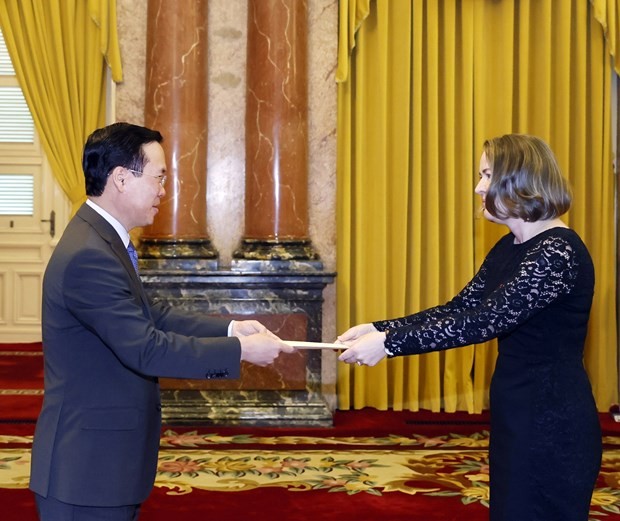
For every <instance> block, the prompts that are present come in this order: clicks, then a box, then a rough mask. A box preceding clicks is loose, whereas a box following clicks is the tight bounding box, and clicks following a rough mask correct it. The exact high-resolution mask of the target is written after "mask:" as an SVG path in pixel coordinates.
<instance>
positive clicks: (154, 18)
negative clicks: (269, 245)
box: [140, 0, 217, 269]
mask: <svg viewBox="0 0 620 521" xmlns="http://www.w3.org/2000/svg"><path fill="white" fill-rule="evenodd" d="M207 4H208V1H207V0H192V1H191V2H183V7H182V8H179V4H178V3H176V2H170V1H168V0H149V1H148V15H147V51H146V69H147V70H146V94H145V113H144V120H145V125H146V126H147V127H150V128H154V129H157V130H159V131H160V132H161V133H162V134H163V136H164V141H163V143H162V145H163V147H164V151H165V152H166V159H167V162H168V181H167V183H166V187H165V188H166V195H165V197H164V198H163V200H162V201H161V204H160V206H159V215H158V216H157V219H155V223H154V224H153V225H151V226H149V227H146V228H144V229H143V231H142V235H141V246H140V249H141V252H140V259H141V266H143V267H146V268H158V269H195V268H216V267H217V252H216V251H215V250H214V248H213V247H212V245H211V241H210V239H209V237H208V232H207V222H206V219H207V217H206V215H207V212H206V186H207V171H206V170H207V142H206V141H207V92H208V91H207V80H208V76H207V74H208V68H207V63H208V60H207V15H208V13H207Z"/></svg>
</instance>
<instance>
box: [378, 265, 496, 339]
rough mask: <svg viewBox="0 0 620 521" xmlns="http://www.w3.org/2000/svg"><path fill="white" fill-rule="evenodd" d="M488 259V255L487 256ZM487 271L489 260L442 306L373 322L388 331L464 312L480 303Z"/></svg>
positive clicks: (382, 329)
mask: <svg viewBox="0 0 620 521" xmlns="http://www.w3.org/2000/svg"><path fill="white" fill-rule="evenodd" d="M487 259H488V257H487ZM486 273H487V260H485V262H483V263H482V266H481V267H480V269H479V270H478V273H476V275H475V276H474V278H473V279H471V281H469V283H468V284H467V286H465V287H464V288H463V289H462V290H461V291H460V292H459V293H458V295H456V296H455V297H454V298H453V299H452V300H450V301H449V302H447V303H445V304H442V305H441V306H435V307H432V308H428V309H425V310H423V311H420V312H418V313H414V314H413V315H408V316H406V317H401V318H393V319H390V320H379V321H377V322H373V324H374V326H375V327H376V328H377V330H379V331H386V330H388V329H396V328H401V327H406V326H415V325H417V324H422V323H424V322H427V321H430V320H439V319H440V318H442V317H446V316H449V315H454V314H456V313H462V312H464V311H465V310H467V309H471V308H473V307H475V306H477V305H478V304H480V301H481V299H482V294H483V291H484V283H485V280H486Z"/></svg>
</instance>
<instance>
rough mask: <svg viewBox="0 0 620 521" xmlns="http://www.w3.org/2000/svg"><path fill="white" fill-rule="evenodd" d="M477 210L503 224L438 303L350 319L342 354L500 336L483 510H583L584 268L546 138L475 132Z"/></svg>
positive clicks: (422, 349) (587, 389)
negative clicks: (485, 136)
mask: <svg viewBox="0 0 620 521" xmlns="http://www.w3.org/2000/svg"><path fill="white" fill-rule="evenodd" d="M479 175H480V181H479V183H478V185H477V187H476V193H477V194H478V195H480V196H481V198H482V204H483V211H484V216H485V217H486V218H487V219H488V220H489V221H492V222H495V223H498V224H504V225H506V226H508V228H509V230H510V233H508V234H507V235H505V236H504V237H503V238H502V239H500V240H499V241H498V242H497V244H496V245H495V246H494V247H493V248H492V249H491V251H490V252H489V254H488V255H487V257H486V259H485V260H484V262H483V264H482V266H481V267H480V270H479V271H478V273H477V274H476V275H475V276H474V278H473V279H472V280H471V281H470V282H469V284H467V286H466V287H465V288H464V289H463V290H462V291H461V292H460V293H459V294H458V295H457V296H456V297H454V299H452V300H451V301H450V302H448V303H447V304H444V305H442V306H437V307H434V308H430V309H427V310H425V311H421V312H419V313H415V314H413V315H409V316H406V317H402V318H397V319H392V320H382V321H378V322H373V323H369V324H360V325H358V326H354V327H352V328H350V329H349V330H347V331H346V332H345V333H343V334H342V335H340V336H339V337H338V339H339V341H340V342H342V343H344V344H346V345H347V346H348V349H346V350H345V351H344V352H343V353H342V354H341V355H340V360H342V361H343V362H347V363H357V364H360V365H362V364H365V365H369V366H372V365H375V364H377V363H378V362H379V361H380V360H382V359H383V358H384V357H386V356H388V357H394V356H403V355H412V354H422V353H428V352H432V351H438V350H442V349H449V348H453V347H459V346H464V345H469V344H474V343H481V342H485V341H487V340H490V339H492V338H498V345H499V356H498V358H497V363H496V367H495V371H494V373H493V378H492V380H491V389H490V403H491V440H490V446H489V461H490V471H489V472H490V480H491V482H490V494H491V497H490V519H491V521H524V520H527V521H556V520H557V521H587V519H588V512H589V506H590V500H591V497H592V492H593V489H594V485H595V482H596V478H597V476H598V472H599V469H600V463H601V455H602V439H601V431H600V425H599V421H598V414H597V409H596V405H595V402H594V398H593V396H592V389H591V385H590V382H589V380H588V376H587V374H586V371H585V368H584V365H583V349H584V342H585V337H586V331H587V325H588V318H589V314H590V307H591V304H592V295H593V292H594V268H593V265H592V260H591V258H590V255H589V253H588V250H587V249H586V247H585V245H584V244H583V242H582V241H581V239H580V238H579V236H578V235H577V234H576V233H575V232H574V231H573V230H571V229H569V228H568V227H567V226H566V225H565V224H564V223H563V222H562V221H561V220H560V218H559V217H560V216H561V215H562V214H564V213H566V212H567V211H568V209H569V207H570V203H571V195H570V189H569V187H568V183H567V181H566V180H565V179H564V177H563V176H562V174H561V172H560V169H559V167H558V165H557V162H556V159H555V157H554V155H553V152H552V151H551V150H550V148H549V147H548V146H547V145H546V144H545V143H544V142H543V141H542V140H540V139H538V138H536V137H533V136H527V135H520V134H510V135H505V136H502V137H498V138H495V139H491V140H488V141H487V142H485V144H484V147H483V153H482V157H481V159H480V173H479Z"/></svg>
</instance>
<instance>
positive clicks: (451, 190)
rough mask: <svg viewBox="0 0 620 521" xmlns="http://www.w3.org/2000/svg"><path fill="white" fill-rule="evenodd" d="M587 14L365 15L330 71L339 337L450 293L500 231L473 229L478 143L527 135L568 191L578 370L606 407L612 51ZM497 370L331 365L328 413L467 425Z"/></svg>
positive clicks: (379, 7) (611, 354)
mask: <svg viewBox="0 0 620 521" xmlns="http://www.w3.org/2000/svg"><path fill="white" fill-rule="evenodd" d="M352 4H358V2H353V1H351V2H344V1H343V2H341V6H340V8H341V13H342V12H347V13H352V12H358V11H355V10H353V7H352ZM592 11H593V10H592V9H591V8H590V5H589V4H588V3H584V2H581V1H579V0H571V1H567V2H553V1H552V0H530V1H526V0H520V1H519V0H502V2H496V1H492V0H486V1H483V2H472V1H462V2H456V1H454V0H433V1H430V0H429V1H419V2H410V1H407V0H402V1H398V0H373V1H372V2H370V4H369V11H368V13H367V14H366V15H365V17H364V18H363V21H362V22H361V25H359V27H358V29H357V33H355V43H354V44H351V38H350V32H348V33H347V38H348V39H347V42H348V46H347V50H348V53H349V54H347V55H346V62H343V61H341V62H339V67H342V68H345V67H346V69H344V74H343V75H342V76H341V80H340V82H339V84H338V89H339V103H338V167H337V168H338V201H339V207H338V224H337V226H338V257H337V259H338V261H337V262H338V275H339V276H338V279H337V292H338V329H339V331H343V330H345V329H346V328H347V327H349V326H351V325H354V324H357V323H362V322H369V321H373V320H378V319H383V318H391V317H396V316H402V315H405V314H409V313H413V312H415V311H418V310H421V309H425V308H427V307H430V306H434V305H437V304H440V303H443V302H445V301H447V300H448V299H450V298H451V297H452V296H453V295H454V294H455V293H457V292H458V291H459V290H460V289H461V288H462V287H463V286H464V284H465V283H467V281H468V280H469V279H470V278H471V277H472V276H473V274H474V272H475V270H476V268H477V267H478V266H479V265H480V263H481V262H482V259H483V258H484V256H485V255H486V253H487V252H488V250H489V249H490V248H491V246H492V245H493V244H494V243H495V242H496V241H497V240H498V239H499V237H500V236H501V235H503V234H504V233H506V232H507V229H506V228H505V227H502V226H497V225H493V224H491V223H488V222H486V220H484V219H483V218H481V217H480V215H479V211H478V208H479V205H480V202H479V199H478V198H477V196H475V195H474V193H473V189H474V186H475V184H476V181H477V169H478V160H479V156H480V150H481V146H482V143H483V141H484V140H485V139H487V138H490V137H493V136H496V135H501V134H504V133H510V132H523V133H530V134H536V135H539V136H540V137H542V138H543V139H545V140H547V141H548V142H549V143H550V145H551V146H552V148H553V149H554V151H555V152H556V154H557V156H558V161H559V162H560V165H561V166H562V168H563V170H564V172H565V173H566V175H567V176H568V177H569V179H570V181H571V183H572V185H573V188H574V191H575V198H574V204H573V209H572V210H571V212H570V213H569V214H568V215H567V222H568V224H569V225H570V226H571V227H573V228H574V229H575V230H576V231H577V232H578V233H579V234H580V235H581V236H582V237H583V238H584V241H585V242H586V244H587V245H588V247H589V249H590V252H591V254H592V257H593V259H594V263H595V268H596V273H597V289H596V295H595V302H594V306H593V312H592V318H591V326H590V333H589V337H588V342H587V346H586V357H585V361H586V367H587V369H588V372H589V374H590V377H591V379H592V382H593V387H594V391H595V396H596V399H597V402H598V404H599V407H600V408H601V409H605V408H607V407H608V406H609V404H610V403H613V402H614V401H615V400H616V399H617V370H616V367H617V365H616V319H615V288H616V280H615V253H614V247H615V246H614V244H615V241H614V207H613V204H614V199H613V198H614V177H613V171H612V159H613V158H612V153H611V139H612V135H611V93H610V84H611V67H610V66H609V58H608V55H609V53H610V50H609V48H607V47H606V45H605V42H606V39H605V37H604V33H603V30H602V26H601V23H600V22H597V21H596V19H595V17H594V16H593V13H592ZM358 21H359V20H358ZM342 23H343V20H342V18H341V24H342ZM608 26H609V25H608ZM351 27H352V25H351V23H350V18H349V19H348V25H347V29H346V30H347V31H350V30H351ZM609 40H610V35H609V34H607V41H609ZM341 43H342V34H341ZM341 50H342V48H341ZM342 56H343V55H342V54H341V55H340V58H342ZM496 356H497V351H496V344H495V342H490V343H487V344H483V345H479V346H469V347H465V348H460V349H454V350H448V351H446V352H443V353H431V354H427V355H423V356H410V357H403V358H396V359H392V360H386V361H383V362H382V363H381V364H379V365H378V366H376V367H374V368H367V367H357V366H349V365H345V364H339V367H338V397H339V407H340V408H342V409H347V408H356V409H359V408H362V407H366V406H371V407H375V408H378V409H386V408H394V409H395V410H400V409H407V410H418V409H419V408H424V409H430V410H433V411H438V410H440V409H442V408H443V409H444V410H446V411H455V410H466V411H469V412H479V411H481V410H483V409H485V408H488V387H489V382H490V377H491V374H492V372H493V368H494V365H495V358H496Z"/></svg>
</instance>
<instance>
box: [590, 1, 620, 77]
mask: <svg viewBox="0 0 620 521" xmlns="http://www.w3.org/2000/svg"><path fill="white" fill-rule="evenodd" d="M590 2H591V3H592V7H593V9H594V17H595V18H596V19H597V21H598V22H599V23H600V24H601V25H602V26H603V31H604V32H605V38H606V39H607V45H608V46H609V53H610V54H611V56H612V58H613V60H614V69H615V71H616V74H620V5H619V4H618V0H590Z"/></svg>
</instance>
